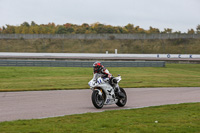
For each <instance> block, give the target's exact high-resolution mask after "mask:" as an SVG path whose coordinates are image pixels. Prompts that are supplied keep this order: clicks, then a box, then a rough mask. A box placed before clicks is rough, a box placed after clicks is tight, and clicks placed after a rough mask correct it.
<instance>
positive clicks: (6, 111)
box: [0, 87, 200, 122]
mask: <svg viewBox="0 0 200 133" xmlns="http://www.w3.org/2000/svg"><path fill="white" fill-rule="evenodd" d="M125 91H126V93H127V96H128V102H127V104H126V106H125V107H122V108H119V107H117V106H116V105H106V106H104V107H103V108H102V109H96V108H94V106H93V105H92V101H91V93H92V91H91V90H89V89H87V90H56V91H27V92H0V121H1V122H2V121H11V120H19V119H40V118H47V117H56V116H64V115H71V114H82V113H87V112H102V111H105V110H116V109H131V108H142V107H147V106H158V105H165V104H178V103H188V102H200V87H179V88H126V89H125Z"/></svg>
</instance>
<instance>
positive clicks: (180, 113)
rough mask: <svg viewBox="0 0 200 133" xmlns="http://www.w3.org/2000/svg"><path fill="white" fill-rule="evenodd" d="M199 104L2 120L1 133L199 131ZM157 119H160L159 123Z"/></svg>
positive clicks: (161, 132)
mask: <svg viewBox="0 0 200 133" xmlns="http://www.w3.org/2000/svg"><path fill="white" fill-rule="evenodd" d="M199 110H200V103H187V104H178V105H165V106H157V107H148V108H141V109H130V110H118V111H105V112H101V113H86V114H80V115H70V116H64V117H56V118H46V119H34V120H18V121H11V122H2V123H0V132H1V133H68V132H70V133H77V132H87V133H93V132H96V133H103V132H107V133H124V132H126V133H129V132H130V133H152V132H155V133H168V132H170V133H199V132H200V111H199ZM155 121H158V122H157V123H156V122H155Z"/></svg>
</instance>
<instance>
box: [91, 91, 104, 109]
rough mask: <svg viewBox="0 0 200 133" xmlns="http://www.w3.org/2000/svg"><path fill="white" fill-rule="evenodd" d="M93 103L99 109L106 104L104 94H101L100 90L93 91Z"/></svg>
mask: <svg viewBox="0 0 200 133" xmlns="http://www.w3.org/2000/svg"><path fill="white" fill-rule="evenodd" d="M92 103H93V105H94V107H96V108H97V109H101V108H102V107H103V105H104V98H103V95H99V91H98V90H94V91H93V93H92Z"/></svg>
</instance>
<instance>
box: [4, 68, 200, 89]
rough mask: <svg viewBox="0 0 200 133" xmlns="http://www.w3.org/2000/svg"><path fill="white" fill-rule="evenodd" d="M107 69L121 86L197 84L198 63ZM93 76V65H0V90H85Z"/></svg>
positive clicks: (193, 85) (187, 85)
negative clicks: (72, 66)
mask: <svg viewBox="0 0 200 133" xmlns="http://www.w3.org/2000/svg"><path fill="white" fill-rule="evenodd" d="M108 69H109V71H110V72H111V73H112V74H113V75H114V76H117V75H118V74H120V75H121V76H122V81H121V82H120V86H121V87H124V88H131V87H199V86H200V82H199V81H200V71H199V70H200V64H167V65H166V67H130V68H129V67H128V68H120V67H119V68H114V67H112V68H108ZM92 77H93V74H92V68H70V67H0V91H23V90H56V89H87V88H89V86H88V84H87V83H88V81H89V80H90V79H91V78H92Z"/></svg>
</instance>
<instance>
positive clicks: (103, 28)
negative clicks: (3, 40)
mask: <svg viewBox="0 0 200 133" xmlns="http://www.w3.org/2000/svg"><path fill="white" fill-rule="evenodd" d="M113 33H115V34H134V33H146V34H153V33H178V34H181V32H180V31H173V29H170V28H165V29H164V31H161V30H159V29H158V28H153V27H151V26H150V27H149V29H148V30H145V29H143V28H141V27H139V26H135V25H134V24H130V23H129V24H127V25H126V26H111V25H105V24H101V23H99V22H97V23H93V24H87V23H83V24H82V25H77V24H71V23H66V24H63V25H56V24H55V23H48V24H36V23H35V22H34V21H32V22H31V23H28V22H23V23H22V24H20V25H19V26H13V25H6V26H3V27H0V34H113ZM187 34H200V25H197V27H196V29H188V32H187Z"/></svg>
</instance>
